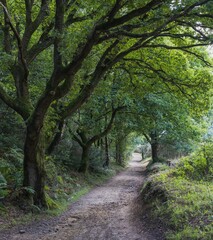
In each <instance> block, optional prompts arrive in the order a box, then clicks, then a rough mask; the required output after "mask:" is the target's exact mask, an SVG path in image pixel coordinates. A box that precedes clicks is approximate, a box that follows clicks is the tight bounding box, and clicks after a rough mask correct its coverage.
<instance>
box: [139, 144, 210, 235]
mask: <svg viewBox="0 0 213 240" xmlns="http://www.w3.org/2000/svg"><path fill="white" fill-rule="evenodd" d="M212 180H213V145H212V144H206V145H205V146H202V147H201V148H200V149H199V150H197V151H196V152H195V153H193V154H192V155H191V156H189V157H185V158H182V159H181V160H180V163H179V164H178V166H176V167H175V168H173V169H169V170H164V171H160V172H158V173H154V174H151V175H150V176H149V178H148V180H147V182H146V184H145V185H144V187H143V189H142V197H143V200H144V201H145V202H147V203H149V204H151V206H152V209H153V214H154V217H156V218H158V219H160V220H161V221H162V222H163V223H164V224H165V225H166V226H167V227H168V229H169V231H168V232H167V234H166V238H167V239H169V240H195V239H196V240H210V239H213V181H212Z"/></svg>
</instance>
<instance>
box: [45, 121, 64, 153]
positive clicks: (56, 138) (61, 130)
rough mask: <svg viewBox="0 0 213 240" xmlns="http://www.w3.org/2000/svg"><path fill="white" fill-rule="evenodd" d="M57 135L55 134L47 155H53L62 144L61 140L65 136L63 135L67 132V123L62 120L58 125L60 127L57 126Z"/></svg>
mask: <svg viewBox="0 0 213 240" xmlns="http://www.w3.org/2000/svg"><path fill="white" fill-rule="evenodd" d="M57 128H58V129H57V130H58V131H57V133H56V134H55V136H54V138H53V140H52V142H51V143H50V145H49V147H48V148H47V154H49V155H50V154H51V153H52V152H53V151H54V149H55V148H56V146H57V145H58V144H59V143H60V141H61V138H62V136H63V133H64V130H65V121H64V120H62V121H60V122H59V123H58V126H57Z"/></svg>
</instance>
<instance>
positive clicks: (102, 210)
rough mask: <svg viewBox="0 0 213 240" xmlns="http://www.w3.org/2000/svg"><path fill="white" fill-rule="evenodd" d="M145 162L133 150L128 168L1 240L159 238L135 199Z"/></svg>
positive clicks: (139, 239) (160, 237) (6, 234)
mask: <svg viewBox="0 0 213 240" xmlns="http://www.w3.org/2000/svg"><path fill="white" fill-rule="evenodd" d="M145 166H146V163H144V162H140V154H137V153H134V154H133V158H132V161H131V162H130V163H129V166H128V168H127V169H126V170H125V171H123V172H121V173H119V174H118V175H116V176H115V177H113V178H112V179H111V180H109V181H108V182H106V183H105V184H103V185H101V186H99V187H96V188H94V189H93V190H91V191H90V192H89V193H88V194H86V195H85V196H83V197H81V198H80V199H79V200H78V201H77V202H75V203H73V204H72V205H71V206H70V208H69V209H68V210H67V211H66V212H65V213H63V214H62V215H61V216H59V217H55V218H52V219H50V220H46V221H45V220H44V221H40V222H38V223H34V224H32V225H30V226H27V227H25V228H23V229H24V230H25V233H23V234H20V233H19V231H18V230H17V231H16V232H15V231H14V230H12V231H11V232H10V233H4V235H3V236H1V234H0V238H1V240H124V239H125V240H136V239H137V240H160V239H164V237H163V233H162V229H161V228H160V226H158V224H157V225H156V224H154V223H152V222H150V221H148V217H147V214H146V213H145V214H142V213H141V210H140V204H139V203H138V201H137V197H138V194H139V191H140V189H141V185H142V183H143V181H144V177H145V174H144V171H145Z"/></svg>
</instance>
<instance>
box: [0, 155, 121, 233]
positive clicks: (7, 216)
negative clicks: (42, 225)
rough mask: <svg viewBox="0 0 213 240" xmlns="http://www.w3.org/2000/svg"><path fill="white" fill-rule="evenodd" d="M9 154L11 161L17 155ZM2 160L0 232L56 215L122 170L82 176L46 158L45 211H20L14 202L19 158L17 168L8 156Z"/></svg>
mask: <svg viewBox="0 0 213 240" xmlns="http://www.w3.org/2000/svg"><path fill="white" fill-rule="evenodd" d="M12 154H14V156H12V157H16V158H17V155H18V154H20V153H19V152H15V153H14V152H13V153H12ZM3 157H4V158H2V159H1V162H2V164H1V166H0V229H5V228H11V227H12V226H14V225H19V224H26V223H29V222H32V221H37V220H39V219H42V218H44V217H45V218H48V217H51V216H53V215H58V214H60V213H61V212H63V211H65V210H66V209H67V207H68V206H69V205H70V203H72V202H75V201H77V200H78V199H79V198H80V197H81V196H82V195H84V194H86V193H87V192H88V191H89V190H90V189H91V188H92V187H95V186H97V185H100V184H102V183H103V182H105V181H106V180H108V179H109V178H111V177H112V176H113V175H115V174H116V173H117V172H118V171H121V170H122V169H123V167H120V166H118V165H116V164H114V163H111V166H110V167H109V168H106V169H104V168H102V169H101V168H100V169H96V171H95V172H91V173H90V174H87V175H84V174H80V173H78V172H76V171H75V170H72V169H69V168H67V167H65V166H63V165H57V164H56V163H55V162H54V161H53V159H52V158H51V157H48V158H47V159H46V169H47V172H46V174H47V181H46V185H45V196H46V201H47V206H48V209H47V210H45V211H44V210H42V209H40V208H39V207H37V206H31V208H30V209H25V208H23V206H22V204H21V203H20V202H19V200H18V193H19V192H20V191H21V188H22V185H21V183H22V174H21V167H22V159H21V157H20V158H19V165H17V166H15V165H14V162H13V158H12V157H11V156H10V158H6V157H5V156H3ZM18 157H19V155H18ZM20 207H21V209H20Z"/></svg>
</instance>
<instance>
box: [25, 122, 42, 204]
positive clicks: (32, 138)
mask: <svg viewBox="0 0 213 240" xmlns="http://www.w3.org/2000/svg"><path fill="white" fill-rule="evenodd" d="M44 157H45V146H44V135H43V133H42V130H40V131H38V132H37V131H35V129H34V128H33V127H32V126H28V127H27V134H26V140H25V146H24V182H23V185H24V187H30V188H32V189H33V190H34V191H35V193H34V194H33V195H32V194H30V193H29V192H27V191H26V195H27V199H28V200H29V201H30V203H31V204H34V205H37V206H40V207H46V201H45V193H44V184H45V170H44Z"/></svg>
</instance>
